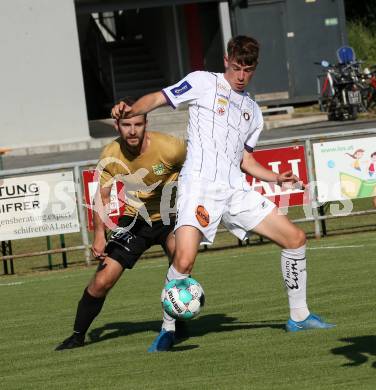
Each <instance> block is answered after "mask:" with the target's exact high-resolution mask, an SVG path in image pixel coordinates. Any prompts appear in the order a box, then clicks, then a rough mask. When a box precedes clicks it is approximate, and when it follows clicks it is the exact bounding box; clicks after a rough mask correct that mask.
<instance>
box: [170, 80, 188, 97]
mask: <svg viewBox="0 0 376 390" xmlns="http://www.w3.org/2000/svg"><path fill="white" fill-rule="evenodd" d="M190 89H192V85H191V84H189V83H188V81H183V82H182V83H181V84H180V85H179V86H177V87H175V88H172V89H171V93H172V94H173V95H174V96H180V95H182V94H183V93H186V92H187V91H189V90H190Z"/></svg>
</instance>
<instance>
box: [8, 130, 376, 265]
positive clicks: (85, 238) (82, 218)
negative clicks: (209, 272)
mask: <svg viewBox="0 0 376 390" xmlns="http://www.w3.org/2000/svg"><path fill="white" fill-rule="evenodd" d="M366 136H376V129H367V130H356V131H351V132H333V133H321V134H315V135H307V136H301V137H296V138H279V139H275V140H271V141H261V142H259V143H258V148H259V149H266V148H267V147H268V148H269V147H274V146H295V145H304V147H305V155H306V165H307V171H308V181H309V183H312V182H314V181H315V180H316V175H315V168H314V159H313V146H312V145H313V143H315V142H323V141H328V140H339V139H357V138H363V137H366ZM96 164H97V160H87V161H78V162H71V163H62V164H52V165H46V166H36V167H29V168H20V169H10V170H3V171H2V172H1V174H0V177H1V178H7V177H17V176H21V175H22V176H25V175H27V174H33V173H47V172H59V171H71V172H72V173H73V177H74V183H75V189H76V197H77V206H78V218H79V223H80V234H81V245H78V246H71V247H63V248H60V249H48V250H44V251H38V252H29V253H22V254H12V253H7V251H6V249H7V247H8V246H11V243H10V242H9V243H7V242H2V249H3V256H1V257H0V261H3V262H6V261H7V260H11V261H13V260H14V259H19V258H22V257H31V256H39V255H51V254H56V253H67V252H71V251H78V250H84V251H85V260H86V263H87V264H90V261H91V256H90V242H89V235H88V231H87V228H86V227H87V216H86V211H85V202H84V197H83V186H82V170H83V169H87V168H90V167H95V166H96ZM309 207H310V210H311V213H310V216H305V218H301V219H296V220H293V222H295V223H303V222H312V223H313V224H314V233H315V237H316V238H320V237H321V235H322V230H321V223H322V222H321V221H325V220H327V219H333V218H343V217H347V216H361V215H368V214H374V213H376V210H375V209H369V210H364V211H357V212H351V213H349V214H346V215H344V214H338V215H335V216H333V215H320V213H319V207H320V203H319V202H318V201H317V193H316V188H315V187H312V186H311V187H310V205H309ZM64 246H65V245H64ZM8 249H9V248H8ZM4 267H5V264H4ZM11 270H12V271H13V263H11ZM4 271H5V268H4ZM13 272H14V271H13ZM13 272H11V273H13ZM5 273H7V272H5Z"/></svg>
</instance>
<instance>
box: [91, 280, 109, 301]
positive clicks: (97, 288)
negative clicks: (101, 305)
mask: <svg viewBox="0 0 376 390" xmlns="http://www.w3.org/2000/svg"><path fill="white" fill-rule="evenodd" d="M113 285H114V282H113V281H112V280H110V279H108V278H103V277H98V276H97V277H96V278H95V279H94V280H93V281H92V282H91V283H90V285H89V293H91V295H93V296H95V297H104V296H105V295H107V293H108V292H109V291H110V290H111V288H112V287H113Z"/></svg>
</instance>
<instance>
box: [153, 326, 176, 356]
mask: <svg viewBox="0 0 376 390" xmlns="http://www.w3.org/2000/svg"><path fill="white" fill-rule="evenodd" d="M174 343H175V332H171V331H167V330H165V329H162V330H161V331H160V333H159V335H158V336H157V337H156V338H155V339H154V341H153V343H152V344H151V346H150V347H149V349H148V352H167V351H169V350H170V349H171V348H172V346H173V345H174Z"/></svg>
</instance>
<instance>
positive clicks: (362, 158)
mask: <svg viewBox="0 0 376 390" xmlns="http://www.w3.org/2000/svg"><path fill="white" fill-rule="evenodd" d="M313 154H314V159H315V170H316V180H317V190H318V200H319V202H328V201H335V200H344V199H354V198H365V197H372V196H376V137H369V138H357V139H351V140H343V141H334V142H323V143H317V144H314V145H313Z"/></svg>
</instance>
